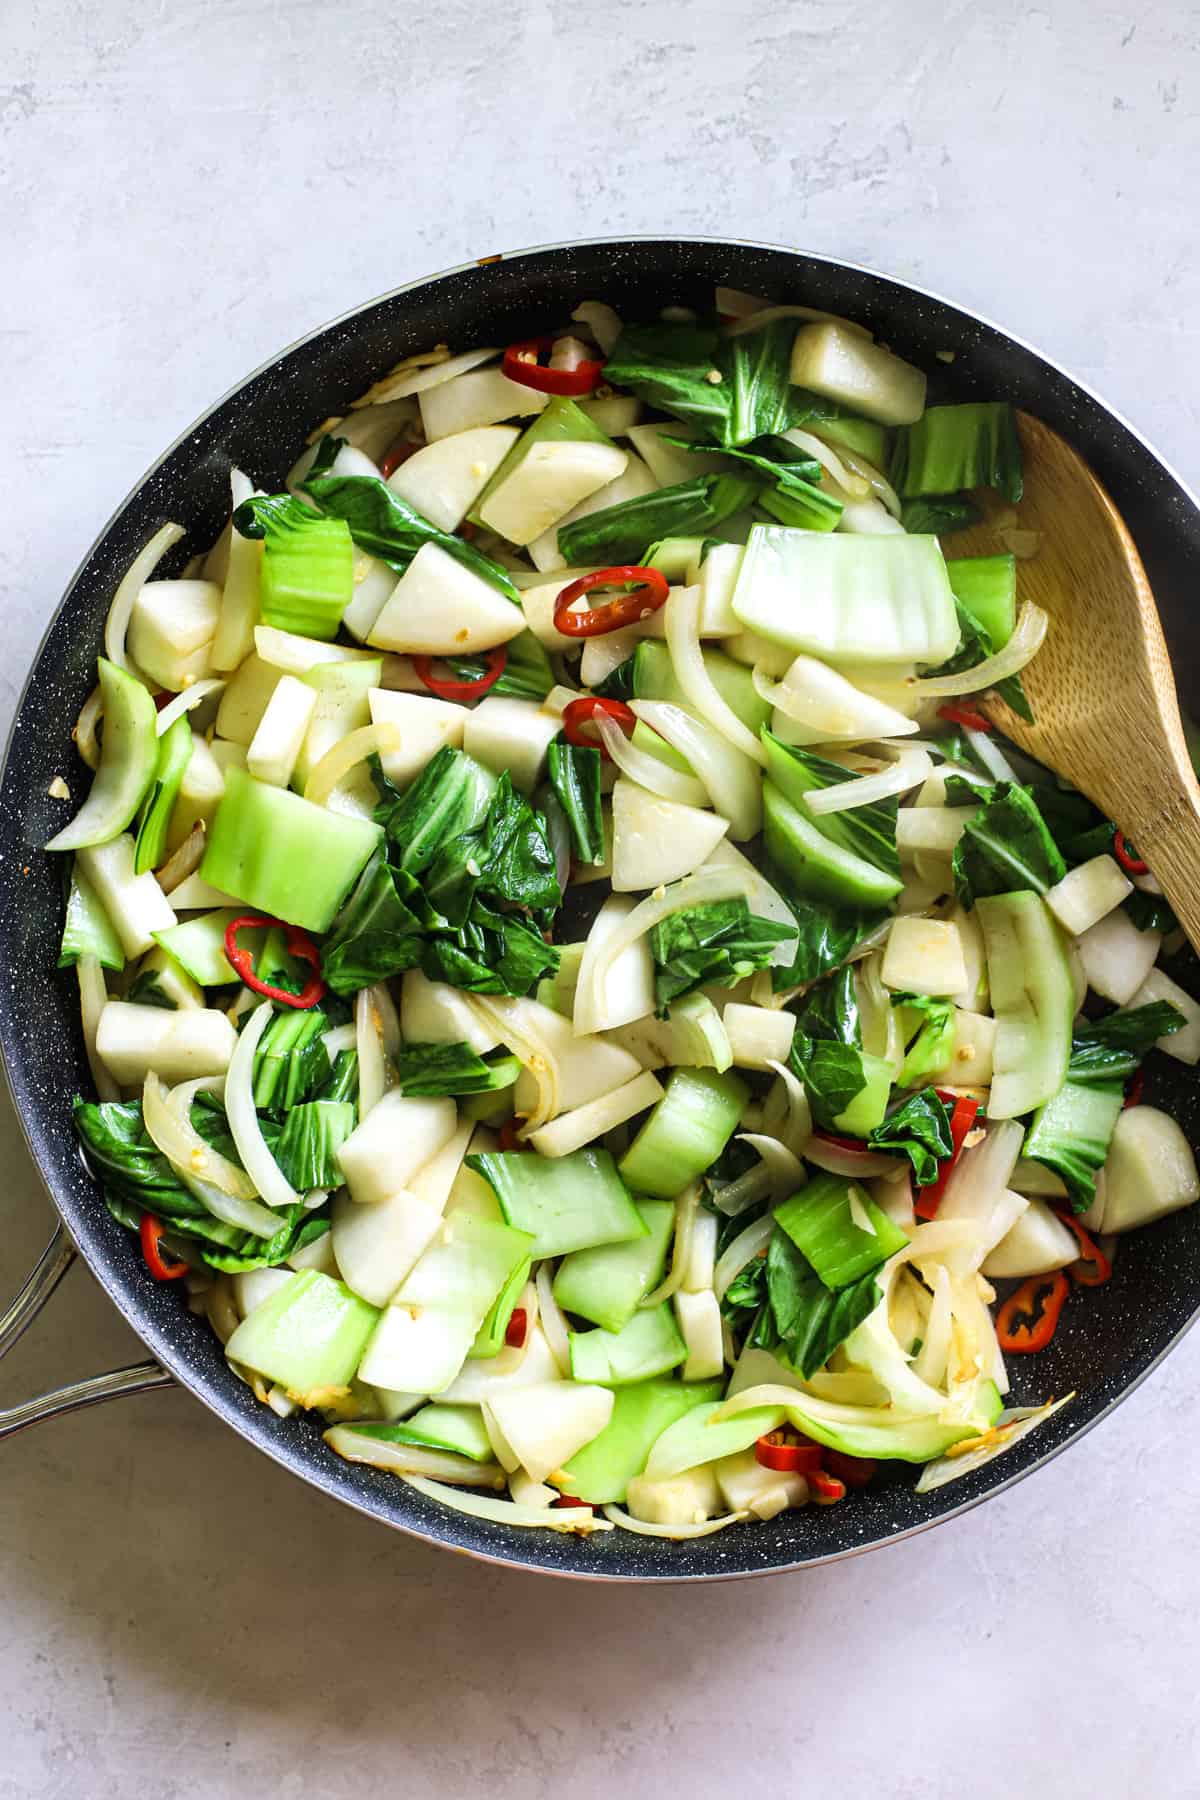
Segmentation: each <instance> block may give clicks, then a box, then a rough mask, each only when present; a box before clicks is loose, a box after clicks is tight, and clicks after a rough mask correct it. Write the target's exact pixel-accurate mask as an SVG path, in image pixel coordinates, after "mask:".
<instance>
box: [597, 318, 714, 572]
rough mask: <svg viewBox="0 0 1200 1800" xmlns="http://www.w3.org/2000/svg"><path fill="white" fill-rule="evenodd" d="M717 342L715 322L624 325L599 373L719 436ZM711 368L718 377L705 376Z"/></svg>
mask: <svg viewBox="0 0 1200 1800" xmlns="http://www.w3.org/2000/svg"><path fill="white" fill-rule="evenodd" d="M720 346H721V334H720V332H719V331H717V329H716V328H715V327H709V326H702V325H686V324H678V325H671V324H656V325H626V326H625V327H624V329H623V331H622V332H621V335H620V337H619V338H618V339H617V342H616V345H615V346H614V348H613V352H612V355H611V356H610V357H609V358H608V360H607V362H606V363H605V366H604V379H605V380H606V381H607V382H611V383H612V384H613V386H615V387H620V388H627V389H628V390H629V392H630V393H632V394H637V395H638V396H639V398H640V399H642V400H646V401H648V402H649V403H650V405H651V406H657V407H659V408H660V409H661V411H663V412H667V413H671V414H672V415H673V416H674V417H675V418H677V419H686V420H688V421H689V422H690V423H692V424H696V425H698V426H699V427H700V429H701V430H702V431H703V433H704V435H705V436H706V437H708V438H711V439H713V440H714V441H716V442H721V441H723V440H724V438H725V436H726V433H727V425H728V419H729V412H730V404H731V389H730V387H729V384H728V383H727V382H726V381H725V379H724V373H723V371H722V370H721V369H720V367H719V366H718V361H717V357H718V351H719V349H720ZM713 374H718V375H721V376H722V379H721V380H720V381H718V382H714V381H711V380H710V379H709V377H710V376H711V375H713ZM660 535H669V534H660ZM650 541H651V540H649V539H647V542H650Z"/></svg>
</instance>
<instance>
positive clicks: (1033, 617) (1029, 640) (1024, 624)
mask: <svg viewBox="0 0 1200 1800" xmlns="http://www.w3.org/2000/svg"><path fill="white" fill-rule="evenodd" d="M1049 625H1050V619H1049V616H1048V615H1047V614H1046V613H1045V612H1043V611H1042V608H1041V607H1040V606H1038V605H1037V603H1036V601H1033V600H1026V602H1025V604H1024V605H1023V606H1022V608H1021V615H1020V617H1019V618H1018V620H1017V623H1016V626H1015V628H1014V630H1013V634H1012V636H1011V637H1010V638H1009V640H1008V642H1007V644H1005V646H1004V648H1003V650H997V651H996V653H995V655H993V656H986V657H985V658H984V660H983V661H982V662H980V663H976V664H975V666H974V667H973V668H971V669H960V670H959V672H958V673H957V674H956V675H930V676H927V677H925V678H924V679H923V680H920V681H914V682H912V683H910V684H909V687H908V693H909V695H910V696H911V697H912V698H914V699H917V700H946V699H949V698H950V697H951V696H952V695H955V694H979V693H982V692H983V691H984V690H985V689H986V688H993V687H995V686H996V684H997V682H1000V681H1005V680H1007V678H1008V677H1009V676H1010V675H1016V674H1019V672H1020V671H1021V670H1022V669H1023V668H1024V667H1025V665H1026V663H1029V662H1032V661H1033V659H1034V657H1035V656H1036V655H1037V653H1038V651H1039V650H1040V649H1041V647H1042V645H1043V643H1044V642H1045V640H1046V632H1047V630H1048V628H1049ZM826 791H828V790H826Z"/></svg>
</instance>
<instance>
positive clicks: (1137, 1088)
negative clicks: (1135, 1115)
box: [1121, 1069, 1146, 1112]
mask: <svg viewBox="0 0 1200 1800" xmlns="http://www.w3.org/2000/svg"><path fill="white" fill-rule="evenodd" d="M1145 1087H1146V1074H1145V1070H1143V1069H1135V1070H1134V1071H1133V1074H1132V1075H1131V1076H1130V1078H1129V1091H1128V1093H1127V1094H1126V1095H1125V1106H1140V1105H1141V1104H1142V1094H1143V1092H1144V1091H1145ZM1121 1110H1122V1112H1123V1111H1124V1110H1125V1108H1124V1107H1122V1109H1121Z"/></svg>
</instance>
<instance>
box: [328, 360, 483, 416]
mask: <svg viewBox="0 0 1200 1800" xmlns="http://www.w3.org/2000/svg"><path fill="white" fill-rule="evenodd" d="M499 354H500V352H499V351H498V350H464V351H463V352H462V354H461V355H460V356H451V355H450V352H449V350H448V349H447V348H446V346H445V344H438V345H437V346H436V347H435V348H434V349H432V350H418V351H417V353H416V354H415V355H414V356H406V357H405V358H404V360H403V362H399V363H397V364H396V367H395V368H394V369H392V370H390V371H389V373H388V374H386V375H384V376H382V377H381V378H380V380H378V381H377V382H376V383H375V385H374V387H369V388H368V389H367V391H366V393H365V394H362V395H360V397H359V398H358V399H357V400H356V401H355V402H354V406H353V410H354V411H355V412H358V411H359V410H360V409H361V408H362V407H364V406H383V405H385V404H386V403H387V402H388V401H389V400H404V399H407V397H408V396H409V394H424V393H427V392H428V391H429V389H430V388H435V387H441V385H442V383H443V382H444V381H453V380H454V377H455V376H456V375H465V374H466V373H467V371H468V370H470V369H477V368H478V367H479V366H480V364H481V363H485V362H491V361H492V359H493V357H496V356H499Z"/></svg>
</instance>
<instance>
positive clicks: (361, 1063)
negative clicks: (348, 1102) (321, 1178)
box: [354, 988, 387, 1124]
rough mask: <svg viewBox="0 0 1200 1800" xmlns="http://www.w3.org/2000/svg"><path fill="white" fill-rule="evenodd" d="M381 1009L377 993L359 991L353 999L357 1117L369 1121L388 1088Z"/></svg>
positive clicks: (360, 1120)
mask: <svg viewBox="0 0 1200 1800" xmlns="http://www.w3.org/2000/svg"><path fill="white" fill-rule="evenodd" d="M379 1024H380V1021H379V1009H378V1007H377V1006H376V1005H375V999H374V990H373V989H372V988H360V990H359V992H358V993H357V994H356V995H355V996H354V1045H355V1048H356V1050H357V1051H358V1117H359V1123H360V1124H361V1122H362V1120H363V1119H365V1118H366V1116H367V1114H368V1113H369V1112H370V1110H371V1108H372V1107H373V1106H377V1105H378V1103H379V1102H380V1101H381V1100H382V1099H383V1092H384V1088H385V1087H386V1085H387V1078H386V1073H385V1070H384V1066H383V1045H382V1043H381V1042H380V1030H379Z"/></svg>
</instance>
